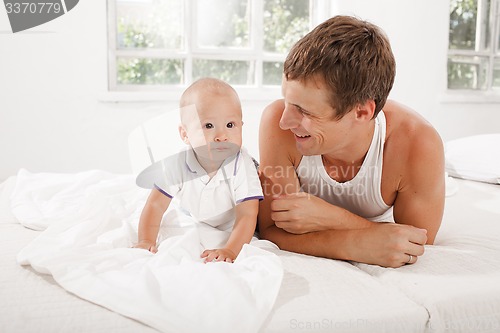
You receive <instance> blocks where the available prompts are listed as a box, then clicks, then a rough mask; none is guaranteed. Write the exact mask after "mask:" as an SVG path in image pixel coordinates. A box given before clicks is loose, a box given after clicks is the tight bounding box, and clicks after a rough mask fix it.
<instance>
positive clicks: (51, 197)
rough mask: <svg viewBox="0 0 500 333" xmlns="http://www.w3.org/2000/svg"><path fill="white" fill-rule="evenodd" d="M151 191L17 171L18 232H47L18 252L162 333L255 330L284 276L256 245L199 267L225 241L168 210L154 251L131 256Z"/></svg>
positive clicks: (99, 176)
mask: <svg viewBox="0 0 500 333" xmlns="http://www.w3.org/2000/svg"><path fill="white" fill-rule="evenodd" d="M148 193H149V191H145V190H142V189H139V188H138V187H136V185H135V179H134V178H133V176H131V175H122V176H118V175H113V174H109V173H105V172H102V171H88V172H83V173H78V174H71V175H63V174H41V173H38V174H33V173H29V172H28V171H26V170H20V172H19V173H18V176H17V184H16V188H15V190H14V192H13V194H12V196H11V202H12V210H13V213H14V215H15V216H16V218H17V219H18V220H19V221H20V223H21V224H23V225H25V226H26V227H28V228H33V229H37V230H43V229H45V231H43V232H42V233H41V234H40V235H39V236H38V237H37V238H36V239H35V240H34V241H32V242H31V243H30V244H28V246H26V247H25V248H24V249H23V250H22V251H21V252H20V253H19V254H18V258H17V259H18V262H19V263H20V264H21V265H31V266H32V267H33V268H34V269H35V270H37V271H38V272H41V273H45V274H51V275H52V276H53V277H54V279H55V280H56V281H57V282H58V283H59V284H60V285H61V286H62V287H63V288H65V289H66V290H68V291H69V292H71V293H74V294H75V295H77V296H79V297H81V298H83V299H86V300H88V301H90V302H93V303H96V304H99V305H101V306H104V307H106V308H108V309H111V310H113V311H116V312H118V313H120V314H123V315H125V316H128V317H131V318H134V319H136V320H138V321H140V322H143V323H145V324H147V325H149V326H151V327H154V328H156V329H158V330H160V331H162V332H257V331H258V330H259V328H260V326H261V325H262V323H263V322H264V320H265V319H266V317H267V316H268V314H269V312H270V311H271V309H272V307H273V305H274V302H275V299H276V296H277V294H278V291H279V288H280V285H281V280H282V277H283V269H282V265H281V261H280V259H279V258H278V256H276V255H275V254H273V253H271V252H269V251H266V248H269V247H271V248H272V247H275V245H274V244H272V243H270V242H267V241H261V240H256V239H254V240H253V241H252V242H251V244H246V245H245V246H244V247H243V249H242V251H241V252H240V255H239V256H238V258H237V259H236V261H235V262H234V263H233V264H229V263H224V262H220V263H207V264H204V263H203V261H202V259H201V258H200V254H201V252H202V251H203V249H205V248H213V247H217V246H220V244H223V243H225V240H226V239H227V237H228V236H229V233H227V232H224V231H220V230H217V229H214V228H212V227H208V226H204V225H203V224H199V223H192V222H193V221H190V220H189V217H187V216H184V215H182V214H180V213H179V212H178V211H176V210H169V211H168V212H167V214H166V217H165V218H167V219H168V220H169V221H168V222H167V223H162V228H161V231H160V233H161V234H160V238H161V239H162V242H161V244H160V246H159V250H158V253H156V254H152V253H150V252H148V251H146V250H141V249H133V248H130V246H131V245H132V244H133V242H134V241H135V240H136V239H137V224H138V220H139V216H140V213H141V211H142V208H143V206H144V202H145V200H146V197H147V195H148Z"/></svg>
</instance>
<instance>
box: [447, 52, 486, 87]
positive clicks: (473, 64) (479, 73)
mask: <svg viewBox="0 0 500 333" xmlns="http://www.w3.org/2000/svg"><path fill="white" fill-rule="evenodd" d="M487 71H488V58H485V57H466V56H449V57H448V88H449V89H477V90H484V89H486V75H487Z"/></svg>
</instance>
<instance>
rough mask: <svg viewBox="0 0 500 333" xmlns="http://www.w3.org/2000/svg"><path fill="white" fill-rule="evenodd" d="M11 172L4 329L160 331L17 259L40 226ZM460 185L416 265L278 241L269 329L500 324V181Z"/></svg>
mask: <svg viewBox="0 0 500 333" xmlns="http://www.w3.org/2000/svg"><path fill="white" fill-rule="evenodd" d="M9 181H10V182H11V183H9V184H6V183H3V184H2V185H0V198H1V200H0V210H1V211H0V251H1V255H0V269H1V272H2V274H1V275H0V282H1V283H2V284H1V285H2V288H1V289H0V327H1V328H2V329H1V331H2V332H52V331H64V332H66V331H74V332H105V331H106V332H154V331H155V330H153V329H152V328H150V327H148V326H146V325H143V324H141V323H139V322H136V321H134V320H131V319H129V318H126V317H124V316H121V315H119V314H117V313H114V312H112V311H109V310H107V309H105V308H103V307H100V306H97V305H95V304H92V303H90V302H87V301H85V300H82V299H80V298H78V297H76V296H74V295H72V294H70V293H67V292H66V291H65V290H64V289H62V288H61V287H60V286H59V285H57V284H56V283H55V282H54V280H53V279H52V278H51V277H50V276H47V275H41V274H39V273H36V272H34V271H33V270H32V269H30V268H23V267H21V266H19V265H18V264H17V263H16V259H15V257H16V254H17V253H18V252H19V250H20V249H21V248H23V247H24V246H25V245H27V244H28V243H29V242H30V241H31V240H32V239H34V238H35V237H36V236H37V235H38V234H39V232H36V231H32V230H29V229H26V228H24V227H22V226H21V225H19V224H18V223H17V222H16V221H15V219H13V216H12V214H9V212H8V211H5V209H6V207H8V206H9V204H8V202H7V201H8V193H7V192H8V191H9V189H10V188H11V184H12V180H9ZM458 185H459V187H460V188H459V191H458V192H457V194H456V195H454V196H451V197H449V198H447V205H446V212H445V218H444V221H443V225H442V228H441V230H440V233H439V235H438V238H437V241H436V245H435V246H432V247H431V246H428V247H427V251H426V255H424V256H423V257H421V258H420V260H419V262H418V264H416V265H413V266H407V267H403V268H400V269H388V268H380V267H377V266H371V265H360V264H357V265H351V264H350V263H347V262H342V261H337V260H327V259H322V258H313V257H309V256H304V255H299V254H294V253H289V252H286V251H280V250H273V251H275V253H276V254H278V255H279V257H280V258H281V260H282V264H283V268H284V273H285V274H284V278H283V282H282V285H281V289H280V291H279V294H278V297H277V300H276V303H275V305H274V308H273V309H272V311H271V313H270V315H269V317H268V318H267V320H266V321H265V323H264V325H263V326H262V328H261V332H290V331H296V332H301V331H302V332H498V331H499V330H500V327H498V326H496V325H497V323H498V322H499V321H500V314H499V313H498V312H497V310H498V308H499V307H500V292H499V290H498V287H497V286H496V285H497V284H498V283H497V284H493V281H499V280H500V279H498V275H497V274H498V271H499V268H498V267H499V265H498V262H499V260H500V259H499V258H500V250H499V249H498V246H497V245H495V244H500V236H499V234H500V213H499V211H498V208H496V207H494V205H498V203H499V198H500V197H499V196H500V187H498V186H495V185H489V184H481V183H475V182H471V181H464V180H460V181H458ZM483 254H484V255H483ZM460 318H465V321H460V320H458V321H457V320H456V319H460ZM481 320H482V321H481Z"/></svg>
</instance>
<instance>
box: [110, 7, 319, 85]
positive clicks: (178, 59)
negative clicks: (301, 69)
mask: <svg viewBox="0 0 500 333" xmlns="http://www.w3.org/2000/svg"><path fill="white" fill-rule="evenodd" d="M320 5H321V7H320ZM327 6H328V1H327V0H316V1H305V0H108V7H109V10H108V12H109V29H108V30H109V39H108V44H109V59H108V67H109V71H108V72H109V73H108V75H109V76H108V79H109V90H111V91H152V90H164V89H165V88H167V87H170V88H171V87H182V86H186V85H189V84H190V83H191V82H193V81H194V80H196V79H198V78H200V77H204V76H213V77H218V78H220V79H223V80H225V81H227V82H229V83H230V84H232V85H235V86H243V87H249V88H254V89H258V88H263V87H268V86H279V85H280V83H281V75H282V69H283V61H284V59H285V56H286V54H287V52H288V50H289V49H290V47H291V46H292V45H293V43H295V42H296V41H297V40H298V39H299V38H300V37H302V36H303V35H305V34H306V33H307V32H308V31H309V30H310V29H311V28H312V26H313V25H315V24H317V23H319V22H321V21H323V20H324V19H326V17H321V16H320V15H326V14H327V13H328V9H327V8H326V7H327Z"/></svg>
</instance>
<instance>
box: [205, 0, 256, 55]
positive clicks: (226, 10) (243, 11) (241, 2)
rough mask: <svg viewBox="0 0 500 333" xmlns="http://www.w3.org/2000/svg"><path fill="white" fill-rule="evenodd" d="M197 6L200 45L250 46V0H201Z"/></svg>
mask: <svg viewBox="0 0 500 333" xmlns="http://www.w3.org/2000/svg"><path fill="white" fill-rule="evenodd" d="M196 7H197V21H196V24H197V43H198V46H199V47H202V48H207V47H208V48H209V47H248V46H249V45H250V38H249V30H250V8H251V7H250V4H249V1H248V0H201V1H197V2H196Z"/></svg>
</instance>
